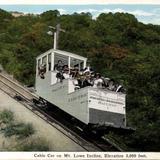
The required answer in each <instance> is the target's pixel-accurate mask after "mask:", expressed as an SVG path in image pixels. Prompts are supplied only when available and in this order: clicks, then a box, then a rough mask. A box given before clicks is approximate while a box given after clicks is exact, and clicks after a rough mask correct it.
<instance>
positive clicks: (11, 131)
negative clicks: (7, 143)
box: [3, 123, 35, 139]
mask: <svg viewBox="0 0 160 160" xmlns="http://www.w3.org/2000/svg"><path fill="white" fill-rule="evenodd" d="M3 132H4V135H5V137H11V136H13V135H15V136H17V137H18V138H20V139H22V138H26V137H29V136H30V135H32V134H34V132H35V130H34V128H33V126H32V124H30V123H28V124H24V123H19V124H11V125H8V126H7V127H6V128H5V129H4V130H3Z"/></svg>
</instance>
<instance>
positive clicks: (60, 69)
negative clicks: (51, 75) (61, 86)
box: [54, 60, 64, 82]
mask: <svg viewBox="0 0 160 160" xmlns="http://www.w3.org/2000/svg"><path fill="white" fill-rule="evenodd" d="M54 70H55V71H56V72H57V74H56V78H57V82H58V81H59V80H60V82H62V80H63V79H64V77H63V63H62V61H61V60H58V63H57V64H55V65H54Z"/></svg>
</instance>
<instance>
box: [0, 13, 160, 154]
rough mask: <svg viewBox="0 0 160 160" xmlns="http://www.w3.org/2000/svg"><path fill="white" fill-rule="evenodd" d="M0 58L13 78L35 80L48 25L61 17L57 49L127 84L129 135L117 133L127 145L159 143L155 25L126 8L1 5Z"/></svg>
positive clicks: (148, 147) (158, 34)
mask: <svg viewBox="0 0 160 160" xmlns="http://www.w3.org/2000/svg"><path fill="white" fill-rule="evenodd" d="M0 21H1V26H0V63H1V64H2V65H3V67H4V68H5V69H6V70H7V71H8V72H9V73H12V74H13V75H14V76H15V77H16V78H17V79H18V80H20V81H22V82H24V83H25V84H28V85H31V84H34V75H35V57H36V56H37V55H39V54H41V53H43V52H44V51H46V50H47V49H50V48H51V47H52V46H53V37H51V36H49V35H47V34H46V32H47V31H48V26H49V25H53V26H55V25H56V23H58V22H60V23H61V26H62V27H63V28H64V29H65V30H66V32H65V33H63V32H62V33H61V34H60V42H59V46H60V49H61V50H67V51H72V52H75V53H77V54H80V55H83V56H86V57H88V58H89V61H90V63H91V65H92V66H93V67H94V68H95V69H97V70H98V71H99V72H101V73H103V74H104V75H106V76H107V77H112V78H114V79H115V80H117V81H118V82H120V83H122V84H123V85H124V86H125V87H126V89H127V118H128V125H130V126H132V127H135V128H136V132H135V133H134V134H132V135H128V136H122V137H120V139H121V140H122V139H123V143H125V145H126V146H127V149H128V150H138V151H159V148H160V134H159V133H160V65H159V62H160V26H159V25H152V24H148V25H145V24H143V23H141V22H138V21H137V19H136V18H135V17H134V16H133V15H131V14H127V13H125V14H124V13H115V14H113V13H108V14H105V13H102V14H100V15H99V16H98V18H97V19H96V20H94V19H92V16H91V14H90V13H81V14H77V13H74V14H72V15H60V13H59V12H58V11H56V10H55V11H47V12H44V13H42V14H41V15H39V16H35V15H27V16H21V17H17V18H15V17H12V16H11V15H10V14H9V13H7V12H5V11H3V10H0Z"/></svg>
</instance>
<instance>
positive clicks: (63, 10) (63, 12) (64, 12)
mask: <svg viewBox="0 0 160 160" xmlns="http://www.w3.org/2000/svg"><path fill="white" fill-rule="evenodd" d="M57 10H58V11H59V12H60V14H67V11H66V10H65V9H62V8H59V9H57Z"/></svg>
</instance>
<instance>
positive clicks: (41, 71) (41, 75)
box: [38, 63, 46, 79]
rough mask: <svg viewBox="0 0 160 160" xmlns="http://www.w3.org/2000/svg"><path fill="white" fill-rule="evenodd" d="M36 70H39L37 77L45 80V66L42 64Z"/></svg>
mask: <svg viewBox="0 0 160 160" xmlns="http://www.w3.org/2000/svg"><path fill="white" fill-rule="evenodd" d="M38 70H39V75H40V77H41V78H42V79H44V78H45V76H44V74H45V73H46V64H45V63H43V64H42V65H41V66H40V67H39V68H38Z"/></svg>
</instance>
